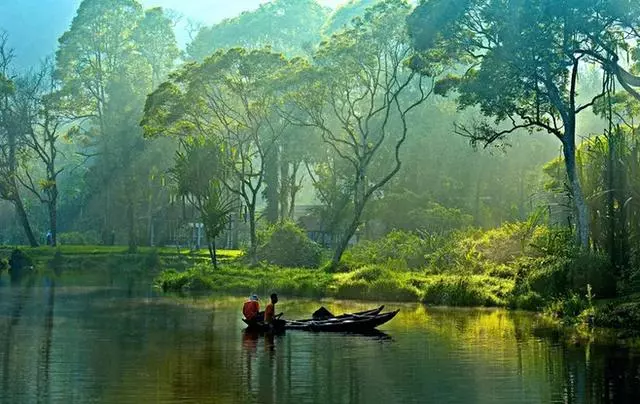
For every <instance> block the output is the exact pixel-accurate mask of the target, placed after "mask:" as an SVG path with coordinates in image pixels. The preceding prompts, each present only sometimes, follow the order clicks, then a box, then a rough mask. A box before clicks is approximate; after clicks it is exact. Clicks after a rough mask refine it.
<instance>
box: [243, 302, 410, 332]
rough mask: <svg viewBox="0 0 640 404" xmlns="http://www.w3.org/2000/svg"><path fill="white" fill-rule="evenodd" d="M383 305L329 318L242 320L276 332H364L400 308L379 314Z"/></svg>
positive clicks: (256, 326) (255, 326)
mask: <svg viewBox="0 0 640 404" xmlns="http://www.w3.org/2000/svg"><path fill="white" fill-rule="evenodd" d="M383 308H384V306H380V307H378V308H376V309H372V310H366V311H361V312H357V313H347V314H342V315H339V316H335V317H332V318H329V319H322V320H314V319H306V320H282V319H276V320H274V322H273V324H272V325H269V324H265V323H263V322H256V321H248V320H245V319H243V320H242V321H244V322H245V324H247V329H249V330H255V331H272V332H278V331H283V330H285V329H289V330H304V331H330V332H366V331H371V330H373V329H375V328H376V327H378V326H380V325H382V324H384V323H386V322H388V321H390V320H391V319H393V318H394V317H395V316H396V314H398V312H399V311H400V310H396V311H392V312H389V313H383V314H380V312H381V311H382V309H383Z"/></svg>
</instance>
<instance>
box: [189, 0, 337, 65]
mask: <svg viewBox="0 0 640 404" xmlns="http://www.w3.org/2000/svg"><path fill="white" fill-rule="evenodd" d="M328 12H329V9H327V8H324V7H322V6H320V5H319V4H318V2H317V1H315V0H275V1H271V2H268V3H265V4H262V5H261V6H260V7H259V8H258V9H257V10H254V11H247V12H244V13H242V14H241V15H239V16H238V17H235V18H231V19H227V20H224V21H222V22H220V23H219V24H216V25H214V26H212V27H204V28H202V29H201V30H200V31H199V32H198V34H197V35H196V37H195V38H194V40H193V42H191V43H190V44H189V45H188V46H187V54H188V57H189V58H190V59H192V60H197V61H202V60H204V59H205V58H206V57H208V56H209V55H211V54H212V53H214V52H215V51H217V50H220V49H230V48H235V47H243V48H246V49H259V48H265V47H270V48H272V49H273V50H274V51H275V52H282V53H284V54H286V55H287V56H300V55H308V54H310V53H311V52H313V49H314V47H315V46H316V45H317V44H318V43H319V42H320V40H321V28H322V26H323V24H324V23H325V20H326V18H327V15H328Z"/></svg>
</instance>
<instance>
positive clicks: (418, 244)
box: [343, 230, 429, 270]
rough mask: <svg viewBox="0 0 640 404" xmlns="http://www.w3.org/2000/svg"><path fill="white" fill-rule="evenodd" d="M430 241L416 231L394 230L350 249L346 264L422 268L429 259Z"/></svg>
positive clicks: (351, 265)
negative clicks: (427, 256) (426, 256)
mask: <svg viewBox="0 0 640 404" xmlns="http://www.w3.org/2000/svg"><path fill="white" fill-rule="evenodd" d="M428 247H429V243H428V242H427V241H425V240H423V239H422V238H420V237H419V236H418V235H417V234H415V233H408V232H403V231H399V230H394V231H392V232H391V233H389V234H387V235H386V236H385V237H383V238H381V239H379V240H375V241H369V240H366V241H362V242H360V243H358V244H357V245H355V246H353V247H351V248H350V249H348V250H347V251H346V252H345V254H344V257H343V261H344V263H345V265H346V266H347V267H349V268H352V269H355V268H360V267H362V266H365V265H371V264H376V265H385V266H388V267H393V268H394V269H400V270H406V269H420V268H424V267H425V265H426V263H427V261H426V258H425V254H426V253H427V252H428V251H429V248H428Z"/></svg>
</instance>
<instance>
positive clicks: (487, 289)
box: [422, 276, 513, 307]
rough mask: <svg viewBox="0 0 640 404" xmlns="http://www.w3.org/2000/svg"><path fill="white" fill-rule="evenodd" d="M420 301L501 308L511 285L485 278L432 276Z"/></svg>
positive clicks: (499, 280)
mask: <svg viewBox="0 0 640 404" xmlns="http://www.w3.org/2000/svg"><path fill="white" fill-rule="evenodd" d="M423 287H424V295H423V298H422V301H423V302H424V303H427V304H434V305H442V306H487V307H494V306H503V305H504V304H505V302H506V299H507V297H508V296H509V295H510V294H511V292H512V289H513V283H511V282H509V281H506V280H501V279H496V278H490V277H486V276H434V277H432V278H431V279H429V280H428V282H425V284H424V286H423Z"/></svg>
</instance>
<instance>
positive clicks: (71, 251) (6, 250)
mask: <svg viewBox="0 0 640 404" xmlns="http://www.w3.org/2000/svg"><path fill="white" fill-rule="evenodd" d="M14 248H15V247H8V246H2V247H0V254H10V253H11V251H12V250H13V249H14ZM19 248H20V249H22V250H24V251H26V252H27V253H28V254H29V255H31V256H34V257H35V256H49V255H51V256H53V255H54V254H55V252H56V250H60V251H61V252H62V254H64V255H105V254H128V247H127V246H101V245H60V246H57V247H48V246H40V247H35V248H32V247H25V246H19ZM152 251H157V252H158V254H160V255H162V256H175V255H185V256H196V257H205V258H208V257H209V250H207V249H206V248H203V249H200V250H196V251H193V250H190V249H188V248H183V249H180V250H178V249H176V248H172V247H138V251H137V254H145V253H150V252H152ZM217 255H218V257H219V258H221V259H224V258H228V259H235V258H238V257H240V256H241V255H242V251H240V250H217Z"/></svg>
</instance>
